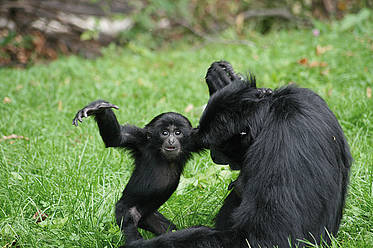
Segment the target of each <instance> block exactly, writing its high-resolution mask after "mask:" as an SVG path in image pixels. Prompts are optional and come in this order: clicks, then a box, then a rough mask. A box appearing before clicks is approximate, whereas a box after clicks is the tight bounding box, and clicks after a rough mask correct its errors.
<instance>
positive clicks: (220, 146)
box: [200, 77, 272, 170]
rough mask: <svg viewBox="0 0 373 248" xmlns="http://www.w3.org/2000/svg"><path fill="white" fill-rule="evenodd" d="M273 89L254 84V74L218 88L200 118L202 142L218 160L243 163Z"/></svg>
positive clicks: (236, 165)
mask: <svg viewBox="0 0 373 248" xmlns="http://www.w3.org/2000/svg"><path fill="white" fill-rule="evenodd" d="M271 94H272V90H270V89H265V88H260V89H258V88H256V84H255V78H254V77H250V79H247V80H239V81H234V82H232V83H231V84H229V85H228V86H226V87H224V88H223V89H221V90H219V91H217V92H216V93H215V94H214V95H212V97H211V98H210V100H209V103H208V104H207V107H206V109H205V111H204V113H203V115H202V117H201V119H200V133H201V138H202V140H203V143H204V145H205V146H206V147H207V148H209V149H210V153H211V158H212V160H213V161H214V162H215V163H217V164H229V166H230V167H231V169H233V170H239V169H241V167H242V164H243V160H244V158H245V156H246V152H247V150H248V147H249V146H250V145H251V144H252V143H253V142H254V140H255V137H256V135H257V132H258V131H259V130H260V129H261V126H262V125H261V123H262V122H263V118H266V112H268V100H267V99H268V98H269V96H271Z"/></svg>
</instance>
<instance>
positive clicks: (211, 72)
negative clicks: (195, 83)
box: [205, 61, 242, 96]
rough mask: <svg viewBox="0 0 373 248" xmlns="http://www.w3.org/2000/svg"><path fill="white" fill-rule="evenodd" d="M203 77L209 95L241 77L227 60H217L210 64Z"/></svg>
mask: <svg viewBox="0 0 373 248" xmlns="http://www.w3.org/2000/svg"><path fill="white" fill-rule="evenodd" d="M205 79H206V83H207V86H208V88H209V92H210V96H212V95H213V94H214V93H215V92H216V91H218V90H221V89H222V88H224V87H225V86H227V85H228V84H230V83H232V82H233V81H235V80H241V79H242V78H241V77H240V75H238V74H236V73H235V72H234V70H233V67H232V65H231V64H229V63H228V62H227V61H217V62H214V63H212V64H211V66H210V68H209V69H208V70H207V74H206V77H205Z"/></svg>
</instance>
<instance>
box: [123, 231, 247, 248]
mask: <svg viewBox="0 0 373 248" xmlns="http://www.w3.org/2000/svg"><path fill="white" fill-rule="evenodd" d="M176 247H177V248H241V247H245V246H243V242H242V237H240V236H239V234H238V233H237V232H236V231H233V230H230V231H217V230H214V229H211V228H208V227H194V228H193V227H192V228H188V229H184V230H179V231H175V232H169V233H165V234H162V235H160V236H158V237H155V238H152V239H149V240H137V241H135V242H132V243H127V244H126V246H124V247H122V248H176ZM246 247H247V246H246Z"/></svg>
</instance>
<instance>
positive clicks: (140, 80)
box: [137, 78, 145, 86]
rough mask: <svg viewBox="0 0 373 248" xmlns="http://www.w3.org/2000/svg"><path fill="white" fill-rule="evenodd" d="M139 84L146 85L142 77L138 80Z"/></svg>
mask: <svg viewBox="0 0 373 248" xmlns="http://www.w3.org/2000/svg"><path fill="white" fill-rule="evenodd" d="M137 84H138V85H140V86H144V85H145V83H144V80H142V79H141V78H139V79H138V80H137Z"/></svg>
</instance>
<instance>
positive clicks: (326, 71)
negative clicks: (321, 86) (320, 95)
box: [320, 68, 329, 76]
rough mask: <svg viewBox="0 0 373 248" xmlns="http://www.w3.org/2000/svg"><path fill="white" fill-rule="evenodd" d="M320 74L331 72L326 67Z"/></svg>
mask: <svg viewBox="0 0 373 248" xmlns="http://www.w3.org/2000/svg"><path fill="white" fill-rule="evenodd" d="M320 74H321V75H323V76H326V75H328V74H329V68H326V69H325V70H322V71H321V72H320Z"/></svg>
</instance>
